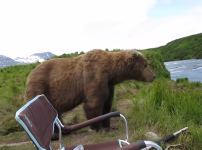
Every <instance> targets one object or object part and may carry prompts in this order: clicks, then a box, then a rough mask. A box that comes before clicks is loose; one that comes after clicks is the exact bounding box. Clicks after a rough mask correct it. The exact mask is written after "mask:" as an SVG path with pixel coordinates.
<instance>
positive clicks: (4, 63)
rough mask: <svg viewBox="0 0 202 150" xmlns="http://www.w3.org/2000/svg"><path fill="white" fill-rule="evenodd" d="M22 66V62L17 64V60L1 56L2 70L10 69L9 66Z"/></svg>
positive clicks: (0, 65) (0, 66)
mask: <svg viewBox="0 0 202 150" xmlns="http://www.w3.org/2000/svg"><path fill="white" fill-rule="evenodd" d="M19 64H21V63H20V62H16V61H15V60H13V59H11V58H9V57H6V56H4V55H0V68H4V67H8V66H13V65H19Z"/></svg>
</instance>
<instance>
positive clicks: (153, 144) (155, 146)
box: [144, 141, 163, 150]
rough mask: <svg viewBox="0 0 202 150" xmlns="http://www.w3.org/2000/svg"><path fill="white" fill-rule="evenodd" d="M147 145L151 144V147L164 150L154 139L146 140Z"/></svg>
mask: <svg viewBox="0 0 202 150" xmlns="http://www.w3.org/2000/svg"><path fill="white" fill-rule="evenodd" d="M144 143H145V145H146V146H149V147H154V148H156V149H157V150H163V149H162V148H161V147H160V146H159V145H158V144H156V143H155V142H152V141H144Z"/></svg>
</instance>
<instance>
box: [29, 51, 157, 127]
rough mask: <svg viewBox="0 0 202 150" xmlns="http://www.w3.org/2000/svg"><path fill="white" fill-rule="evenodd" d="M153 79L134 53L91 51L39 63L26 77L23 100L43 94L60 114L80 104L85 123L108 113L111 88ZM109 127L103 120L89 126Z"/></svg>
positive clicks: (145, 63) (138, 54)
mask: <svg viewBox="0 0 202 150" xmlns="http://www.w3.org/2000/svg"><path fill="white" fill-rule="evenodd" d="M154 78H155V75H154V74H153V73H152V72H151V71H150V70H149V68H148V66H147V61H146V59H145V58H144V57H143V56H142V55H141V54H140V53H138V52H137V51H135V50H129V51H120V52H106V51H103V50H92V51H89V52H87V53H86V54H83V55H81V56H78V57H75V58H58V59H51V60H48V61H45V62H43V63H42V64H40V65H39V66H37V67H36V68H35V69H34V70H33V71H32V72H31V73H30V74H29V76H28V79H27V84H26V92H25V100H26V101H29V100H31V99H33V98H34V97H35V96H36V95H38V94H45V95H46V97H47V98H48V99H49V101H50V102H51V103H52V104H53V106H54V107H55V109H56V110H57V111H58V115H59V118H60V119H61V114H62V113H64V112H67V111H69V110H71V109H73V108H75V107H76V106H78V105H79V104H81V103H83V108H84V111H85V113H86V117H87V119H91V118H94V117H97V116H99V115H102V114H106V113H108V112H110V111H111V106H112V100H113V95H114V86H115V85H116V84H119V83H121V82H123V81H125V80H133V79H134V80H138V81H143V82H152V81H153V80H154ZM102 126H103V127H109V126H110V121H109V120H105V121H104V122H102V123H100V124H96V125H94V126H92V128H93V129H96V130H99V129H100V128H101V127H102Z"/></svg>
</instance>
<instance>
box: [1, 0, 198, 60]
mask: <svg viewBox="0 0 202 150" xmlns="http://www.w3.org/2000/svg"><path fill="white" fill-rule="evenodd" d="M201 32H202V0H57V1H56V0H32V1H31V0H1V1H0V55H4V56H8V57H11V58H16V57H18V56H20V57H21V56H23V57H25V56H29V55H31V54H34V53H39V52H52V53H54V54H56V55H61V54H64V53H72V52H76V51H78V52H81V51H84V52H86V51H89V50H91V49H95V48H99V49H106V48H108V49H115V48H120V49H131V48H136V49H146V48H152V47H157V46H161V45H165V44H166V43H168V42H170V41H172V40H174V39H177V38H180V37H184V36H188V35H191V34H196V33H201Z"/></svg>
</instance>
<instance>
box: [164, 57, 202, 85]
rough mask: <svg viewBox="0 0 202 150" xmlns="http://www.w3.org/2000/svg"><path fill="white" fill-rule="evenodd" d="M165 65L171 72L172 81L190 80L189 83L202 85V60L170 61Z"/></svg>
mask: <svg viewBox="0 0 202 150" xmlns="http://www.w3.org/2000/svg"><path fill="white" fill-rule="evenodd" d="M164 64H165V66H166V68H167V69H168V70H169V71H170V74H171V79H173V80H175V81H176V79H177V78H188V79H189V81H194V82H197V81H199V82H201V83H202V59H190V60H180V61H169V62H165V63H164Z"/></svg>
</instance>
